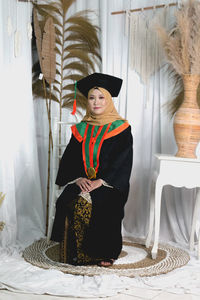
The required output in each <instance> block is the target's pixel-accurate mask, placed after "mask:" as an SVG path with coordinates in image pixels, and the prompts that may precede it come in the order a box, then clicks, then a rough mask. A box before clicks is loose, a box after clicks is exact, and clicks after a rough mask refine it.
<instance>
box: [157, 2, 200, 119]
mask: <svg viewBox="0 0 200 300" xmlns="http://www.w3.org/2000/svg"><path fill="white" fill-rule="evenodd" d="M199 16H200V2H199V1H198V0H187V1H185V2H183V3H182V5H181V6H180V8H179V9H178V10H177V11H176V13H175V17H176V23H175V25H174V27H173V29H172V30H171V31H170V32H169V33H168V32H166V31H165V29H164V28H162V27H161V26H157V28H156V29H157V31H158V34H159V36H160V39H161V42H162V46H163V48H164V50H165V53H166V57H167V60H168V62H169V63H170V64H171V66H172V68H170V72H171V73H170V74H171V75H172V78H173V79H174V81H175V82H176V85H175V95H176V97H175V98H174V100H173V101H170V103H169V104H168V109H169V112H170V114H171V116H173V115H174V114H175V112H176V111H177V110H178V108H179V107H180V106H181V104H182V102H183V98H184V91H183V82H182V78H181V75H182V74H200V51H199V49H200V17H199ZM197 95H198V97H197V102H198V104H199V106H200V86H199V87H198V91H197Z"/></svg>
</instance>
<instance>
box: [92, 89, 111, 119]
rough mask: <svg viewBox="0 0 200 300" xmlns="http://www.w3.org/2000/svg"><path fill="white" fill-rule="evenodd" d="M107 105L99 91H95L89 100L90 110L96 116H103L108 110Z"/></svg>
mask: <svg viewBox="0 0 200 300" xmlns="http://www.w3.org/2000/svg"><path fill="white" fill-rule="evenodd" d="M106 106H107V103H106V98H105V96H104V94H102V92H101V91H100V90H98V89H94V90H93V91H92V92H91V93H90V95H89V98H88V108H89V110H90V112H92V113H93V114H95V115H101V114H102V113H103V112H104V111H105V109H106Z"/></svg>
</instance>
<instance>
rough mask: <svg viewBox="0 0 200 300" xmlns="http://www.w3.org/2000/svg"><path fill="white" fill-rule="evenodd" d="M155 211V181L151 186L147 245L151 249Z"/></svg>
mask: <svg viewBox="0 0 200 300" xmlns="http://www.w3.org/2000/svg"><path fill="white" fill-rule="evenodd" d="M154 209H155V181H154V180H153V181H152V185H151V198H150V216H149V230H148V235H147V239H146V243H145V246H146V248H149V246H150V242H151V238H152V233H153V224H154Z"/></svg>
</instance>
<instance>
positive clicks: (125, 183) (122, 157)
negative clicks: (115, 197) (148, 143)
mask: <svg viewBox="0 0 200 300" xmlns="http://www.w3.org/2000/svg"><path fill="white" fill-rule="evenodd" d="M113 139H114V141H113V142H112V151H111V153H110V158H109V164H108V166H107V168H106V169H105V171H104V172H103V174H102V177H101V178H102V179H103V180H105V181H106V182H107V183H108V184H110V185H112V186H113V187H115V188H117V189H118V190H120V191H122V192H123V191H125V190H126V189H127V188H128V187H129V178H130V174H131V169H132V161H133V138H132V134H131V127H130V126H129V127H128V128H127V129H125V130H124V131H123V132H122V133H120V134H118V135H117V136H116V137H113Z"/></svg>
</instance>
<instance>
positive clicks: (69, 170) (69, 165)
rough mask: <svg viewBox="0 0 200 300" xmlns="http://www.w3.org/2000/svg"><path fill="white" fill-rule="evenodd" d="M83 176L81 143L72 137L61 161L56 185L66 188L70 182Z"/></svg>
mask: <svg viewBox="0 0 200 300" xmlns="http://www.w3.org/2000/svg"><path fill="white" fill-rule="evenodd" d="M83 176H84V173H83V162H82V156H81V143H79V142H78V141H77V140H76V139H75V137H74V136H73V135H72V137H71V139H70V141H69V144H68V145H67V147H66V149H65V151H64V153H63V156H62V158H61V161H60V166H59V170H58V174H57V178H56V184H57V185H60V186H64V185H66V184H67V183H68V182H70V181H72V180H74V179H76V178H79V177H83Z"/></svg>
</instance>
